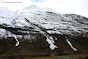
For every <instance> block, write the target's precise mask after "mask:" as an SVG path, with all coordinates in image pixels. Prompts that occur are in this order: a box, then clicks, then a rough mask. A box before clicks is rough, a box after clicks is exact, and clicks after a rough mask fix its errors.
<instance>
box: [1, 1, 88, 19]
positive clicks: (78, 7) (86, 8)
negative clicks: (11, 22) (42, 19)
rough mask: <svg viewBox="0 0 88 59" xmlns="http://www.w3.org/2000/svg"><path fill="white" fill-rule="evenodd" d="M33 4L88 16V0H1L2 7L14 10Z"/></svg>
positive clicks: (60, 11) (61, 11)
mask: <svg viewBox="0 0 88 59" xmlns="http://www.w3.org/2000/svg"><path fill="white" fill-rule="evenodd" d="M6 2H10V3H6ZM11 2H14V3H11ZM33 4H34V5H37V6H38V7H45V8H47V7H48V8H52V9H54V10H56V11H58V12H59V13H75V14H79V15H83V16H86V17H88V0H0V7H8V8H9V9H11V10H13V11H16V10H21V9H23V8H24V7H28V6H30V5H33Z"/></svg>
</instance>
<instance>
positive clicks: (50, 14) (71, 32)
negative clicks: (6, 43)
mask: <svg viewBox="0 0 88 59" xmlns="http://www.w3.org/2000/svg"><path fill="white" fill-rule="evenodd" d="M3 13H4V14H5V15H3ZM9 14H10V15H9ZM0 37H1V39H7V38H8V37H13V38H14V39H15V40H16V44H15V46H20V44H21V43H20V42H19V41H22V40H23V39H24V40H26V39H28V40H30V42H32V41H33V40H37V39H39V38H40V41H41V40H42V39H43V40H45V41H46V42H47V43H48V44H49V46H48V47H49V48H50V49H51V50H54V49H58V48H59V45H58V44H57V43H56V42H57V41H60V40H61V41H62V40H64V41H65V42H66V43H67V44H68V45H69V46H70V48H71V49H72V50H73V51H77V50H78V49H77V48H78V47H77V48H76V47H74V46H73V45H72V43H71V42H70V40H69V39H72V38H78V37H88V18H86V17H83V16H80V15H76V14H59V13H57V12H56V11H54V10H52V9H49V8H39V7H35V6H34V5H33V6H31V7H28V8H24V9H23V10H22V11H20V12H12V11H9V9H6V11H0ZM18 39H19V40H18Z"/></svg>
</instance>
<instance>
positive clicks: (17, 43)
mask: <svg viewBox="0 0 88 59" xmlns="http://www.w3.org/2000/svg"><path fill="white" fill-rule="evenodd" d="M12 36H13V37H14V38H15V40H16V41H17V42H16V45H15V46H18V45H19V41H18V39H17V36H16V35H14V34H12Z"/></svg>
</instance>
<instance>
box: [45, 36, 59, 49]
mask: <svg viewBox="0 0 88 59" xmlns="http://www.w3.org/2000/svg"><path fill="white" fill-rule="evenodd" d="M46 38H47V39H46V41H47V42H48V43H49V44H50V46H49V47H50V48H51V50H54V49H55V48H58V47H57V46H56V45H54V40H53V39H51V40H50V38H49V37H46ZM52 40H53V41H52Z"/></svg>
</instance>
